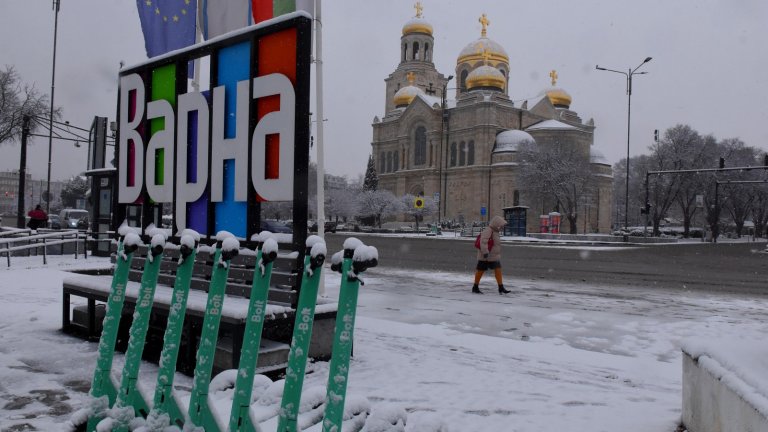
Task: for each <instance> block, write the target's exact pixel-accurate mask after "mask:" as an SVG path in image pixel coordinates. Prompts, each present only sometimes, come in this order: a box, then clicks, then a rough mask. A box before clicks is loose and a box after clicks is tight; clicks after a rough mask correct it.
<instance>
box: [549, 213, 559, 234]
mask: <svg viewBox="0 0 768 432" xmlns="http://www.w3.org/2000/svg"><path fill="white" fill-rule="evenodd" d="M549 232H550V233H552V234H560V213H558V212H550V213H549Z"/></svg>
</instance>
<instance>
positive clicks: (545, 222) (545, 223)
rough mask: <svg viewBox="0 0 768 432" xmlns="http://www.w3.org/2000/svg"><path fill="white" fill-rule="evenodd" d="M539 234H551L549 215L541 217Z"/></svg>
mask: <svg viewBox="0 0 768 432" xmlns="http://www.w3.org/2000/svg"><path fill="white" fill-rule="evenodd" d="M539 232H540V233H544V234H546V233H548V232H549V215H541V216H539Z"/></svg>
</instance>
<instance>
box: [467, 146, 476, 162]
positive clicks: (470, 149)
mask: <svg viewBox="0 0 768 432" xmlns="http://www.w3.org/2000/svg"><path fill="white" fill-rule="evenodd" d="M474 164H475V142H474V141H470V142H469V144H467V165H474Z"/></svg>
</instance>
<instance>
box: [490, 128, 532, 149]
mask: <svg viewBox="0 0 768 432" xmlns="http://www.w3.org/2000/svg"><path fill="white" fill-rule="evenodd" d="M526 141H529V142H532V143H534V144H536V140H535V139H533V137H532V136H531V135H530V134H529V133H528V132H524V131H521V130H518V129H510V130H505V131H504V132H502V133H500V134H498V135H496V146H495V147H494V149H493V152H494V153H499V152H514V151H517V147H518V146H519V145H520V144H521V143H523V142H526Z"/></svg>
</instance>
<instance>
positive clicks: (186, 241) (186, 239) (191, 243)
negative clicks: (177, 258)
mask: <svg viewBox="0 0 768 432" xmlns="http://www.w3.org/2000/svg"><path fill="white" fill-rule="evenodd" d="M198 241H199V237H198V240H195V237H194V236H191V235H189V234H187V233H183V234H182V235H181V240H180V243H181V245H182V246H186V247H188V248H190V249H194V248H195V245H196V244H197V242H198Z"/></svg>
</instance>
